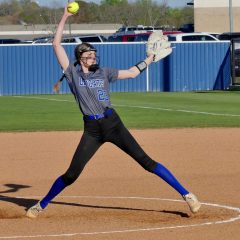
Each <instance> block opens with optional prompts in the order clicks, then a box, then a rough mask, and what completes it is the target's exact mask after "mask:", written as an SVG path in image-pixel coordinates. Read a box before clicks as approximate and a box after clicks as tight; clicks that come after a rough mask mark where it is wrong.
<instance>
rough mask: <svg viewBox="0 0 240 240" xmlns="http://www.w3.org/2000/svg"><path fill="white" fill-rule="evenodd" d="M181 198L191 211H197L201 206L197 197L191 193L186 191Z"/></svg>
mask: <svg viewBox="0 0 240 240" xmlns="http://www.w3.org/2000/svg"><path fill="white" fill-rule="evenodd" d="M183 199H184V200H185V201H186V203H187V204H188V206H189V208H190V210H191V212H192V213H197V212H198V211H199V209H200V207H201V203H200V202H199V201H198V199H197V197H196V196H195V195H194V194H193V193H188V194H187V195H184V196H183Z"/></svg>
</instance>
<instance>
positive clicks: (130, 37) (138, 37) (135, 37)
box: [108, 31, 182, 42]
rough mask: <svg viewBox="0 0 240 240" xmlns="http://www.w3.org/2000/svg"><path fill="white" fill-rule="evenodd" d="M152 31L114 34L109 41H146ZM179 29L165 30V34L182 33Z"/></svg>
mask: <svg viewBox="0 0 240 240" xmlns="http://www.w3.org/2000/svg"><path fill="white" fill-rule="evenodd" d="M151 33H152V32H144V33H132V34H124V35H115V34H114V35H112V36H110V37H108V42H146V41H147V40H148V38H149V36H150V34H151ZM180 33H182V32H179V31H163V34H164V35H168V34H180Z"/></svg>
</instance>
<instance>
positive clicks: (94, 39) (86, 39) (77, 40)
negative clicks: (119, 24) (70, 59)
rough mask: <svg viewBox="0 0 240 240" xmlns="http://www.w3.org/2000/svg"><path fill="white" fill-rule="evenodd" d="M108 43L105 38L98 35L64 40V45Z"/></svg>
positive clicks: (79, 36)
mask: <svg viewBox="0 0 240 240" xmlns="http://www.w3.org/2000/svg"><path fill="white" fill-rule="evenodd" d="M106 41H107V39H106V38H105V37H104V36H102V35H96V34H90V35H78V36H70V37H63V38H62V43H82V42H106Z"/></svg>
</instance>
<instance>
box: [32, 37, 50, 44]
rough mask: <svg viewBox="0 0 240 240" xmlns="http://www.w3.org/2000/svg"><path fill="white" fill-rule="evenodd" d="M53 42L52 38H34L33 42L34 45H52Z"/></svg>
mask: <svg viewBox="0 0 240 240" xmlns="http://www.w3.org/2000/svg"><path fill="white" fill-rule="evenodd" d="M52 40H53V37H52V36H45V37H39V38H34V39H33V41H32V44H43V43H51V42H52Z"/></svg>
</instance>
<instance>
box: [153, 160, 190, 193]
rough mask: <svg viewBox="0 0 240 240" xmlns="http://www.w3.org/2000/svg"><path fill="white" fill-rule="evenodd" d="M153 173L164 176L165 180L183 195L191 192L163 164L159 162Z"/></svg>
mask: <svg viewBox="0 0 240 240" xmlns="http://www.w3.org/2000/svg"><path fill="white" fill-rule="evenodd" d="M153 173H155V174H156V175H158V176H159V177H160V178H162V179H163V180H164V181H165V182H167V183H168V184H169V185H171V186H172V187H173V188H174V189H175V190H176V191H178V192H179V193H180V194H181V195H182V196H184V195H186V194H188V193H189V192H188V191H187V190H186V189H185V188H184V187H183V186H182V185H181V184H180V183H179V182H178V180H177V179H176V178H175V177H174V176H173V175H172V173H171V172H170V171H169V170H168V169H167V168H165V167H164V166H163V165H162V164H160V163H158V164H157V167H156V168H155V169H154V171H153Z"/></svg>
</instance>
